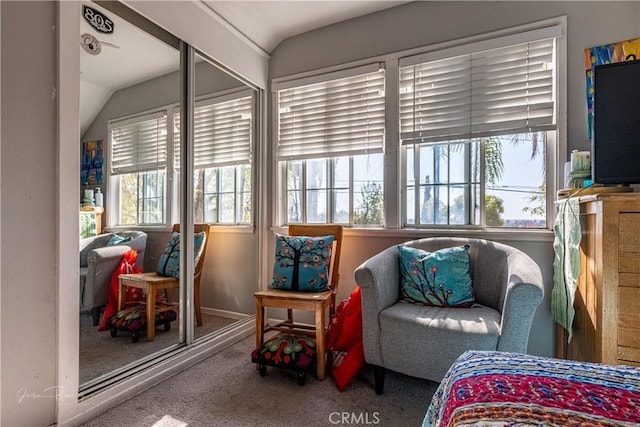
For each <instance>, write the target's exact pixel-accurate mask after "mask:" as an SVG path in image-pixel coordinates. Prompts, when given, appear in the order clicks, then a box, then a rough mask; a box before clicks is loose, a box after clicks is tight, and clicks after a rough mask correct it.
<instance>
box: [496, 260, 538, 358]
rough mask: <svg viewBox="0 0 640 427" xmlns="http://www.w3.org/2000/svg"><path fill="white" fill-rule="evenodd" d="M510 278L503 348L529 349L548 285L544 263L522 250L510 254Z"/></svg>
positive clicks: (507, 291)
mask: <svg viewBox="0 0 640 427" xmlns="http://www.w3.org/2000/svg"><path fill="white" fill-rule="evenodd" d="M507 264H508V269H509V280H508V283H507V285H506V286H507V289H506V293H505V298H504V304H503V306H502V321H501V333H500V338H499V341H498V348H497V349H498V350H499V351H511V352H518V353H526V351H527V343H528V342H529V331H530V330H531V324H532V322H533V316H534V315H535V312H536V309H537V308H538V305H540V303H541V302H542V296H543V294H544V285H543V281H542V273H541V271H540V267H539V266H538V264H536V263H535V261H533V260H532V259H531V258H530V257H529V256H528V255H526V254H524V253H522V252H513V253H511V254H509V257H508V260H507Z"/></svg>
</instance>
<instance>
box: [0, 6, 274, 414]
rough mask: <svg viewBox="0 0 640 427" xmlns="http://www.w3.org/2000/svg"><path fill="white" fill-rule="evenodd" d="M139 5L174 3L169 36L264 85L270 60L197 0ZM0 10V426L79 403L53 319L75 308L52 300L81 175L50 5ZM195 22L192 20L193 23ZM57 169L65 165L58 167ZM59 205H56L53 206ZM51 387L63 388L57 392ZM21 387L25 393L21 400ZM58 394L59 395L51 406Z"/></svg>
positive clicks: (74, 69) (71, 363)
mask: <svg viewBox="0 0 640 427" xmlns="http://www.w3.org/2000/svg"><path fill="white" fill-rule="evenodd" d="M64 3H65V4H67V5H68V4H69V3H70V2H64ZM144 3H146V4H145V5H144V6H145V7H147V8H150V9H154V8H155V9H158V13H161V12H162V11H166V10H167V8H171V13H170V14H169V15H167V16H166V17H165V18H166V22H165V25H164V26H165V28H167V29H168V30H169V31H172V30H173V31H172V32H173V33H174V34H176V35H180V34H182V33H184V34H188V35H189V41H190V42H191V43H192V44H193V45H195V46H198V47H200V48H201V49H203V50H204V51H205V52H207V53H209V54H212V53H213V52H208V51H209V50H210V47H211V46H212V45H213V44H216V45H217V47H216V49H215V50H216V52H220V53H221V54H222V52H226V53H225V54H224V55H223V56H225V58H230V57H233V58H234V60H233V62H234V67H233V68H234V70H236V71H237V72H238V73H240V74H241V75H244V76H247V77H249V78H250V79H251V80H253V81H254V83H256V84H259V83H260V81H262V84H263V85H264V82H266V75H267V74H266V70H267V58H266V57H264V56H263V55H260V54H258V53H256V52H255V51H252V50H251V49H250V48H247V49H243V48H241V47H239V45H238V39H237V37H235V36H234V35H232V34H230V33H229V32H228V31H226V30H225V29H224V28H223V27H222V26H221V25H220V24H219V23H217V22H215V21H214V20H213V19H212V18H211V17H210V16H208V15H206V14H203V13H202V10H201V9H200V8H199V7H196V6H194V5H193V4H191V3H187V2H171V3H167V4H165V2H144ZM161 3H162V4H161ZM0 8H1V11H2V12H1V24H0V31H1V33H0V43H1V48H0V53H1V55H2V58H1V60H0V64H1V67H2V68H1V70H0V76H1V79H2V81H1V86H2V98H1V106H0V108H1V110H2V121H1V123H0V131H1V134H0V138H1V140H2V156H1V159H0V161H1V163H0V173H1V177H0V182H1V183H2V193H1V194H2V203H1V205H0V209H1V210H0V221H1V222H0V252H1V253H2V264H1V266H0V277H1V279H2V299H1V301H0V304H1V307H0V312H1V313H2V323H1V325H0V327H1V331H0V339H1V345H0V349H1V350H0V351H1V353H0V365H1V366H2V378H1V380H0V381H1V384H0V395H1V399H2V401H1V408H2V411H1V415H2V418H1V419H0V424H1V425H3V426H4V425H7V426H20V425H28V426H46V425H49V424H52V423H54V422H56V421H57V419H56V417H57V415H56V413H57V411H59V412H60V413H61V414H63V415H61V417H62V421H64V420H65V419H69V418H70V417H73V416H74V414H76V413H78V411H79V410H80V409H79V408H80V405H79V404H78V402H77V399H76V398H75V393H76V391H77V387H78V383H77V378H78V376H77V370H78V363H77V355H76V358H75V359H74V358H73V357H69V358H68V359H67V358H64V357H59V354H63V355H64V354H65V352H64V351H60V352H59V350H60V349H59V348H58V345H59V343H61V344H60V345H62V346H64V345H66V344H65V343H70V342H76V343H77V339H78V338H77V337H78V335H77V334H78V330H77V325H76V328H75V329H74V328H64V327H61V328H60V329H61V333H60V335H58V326H57V323H58V322H61V323H65V322H67V321H68V320H69V319H73V318H75V319H76V323H77V315H78V306H77V301H76V303H75V304H74V303H73V301H72V303H70V304H67V305H65V301H64V300H61V301H60V303H59V302H58V300H57V298H58V296H59V295H60V296H61V297H64V295H65V294H75V295H76V296H77V288H76V287H75V286H77V285H76V283H77V276H76V275H74V272H73V268H70V269H69V270H71V271H60V272H59V271H57V266H58V263H59V262H60V260H61V259H65V258H66V259H68V260H70V261H71V262H73V260H74V259H75V258H74V257H75V256H77V255H75V254H77V236H76V237H75V240H76V244H75V245H76V247H75V250H74V245H73V244H69V243H68V242H63V241H64V239H62V238H61V237H60V235H59V233H64V232H65V230H66V229H68V228H69V229H71V228H73V225H74V224H76V228H75V229H76V230H77V218H75V217H74V216H73V215H69V216H66V217H65V216H64V212H65V211H66V210H69V209H71V210H73V211H76V210H77V204H76V202H72V203H68V200H70V199H71V198H70V197H66V196H65V195H66V193H65V192H67V191H70V192H71V194H72V195H73V196H72V198H73V199H77V189H78V188H79V187H78V186H79V182H78V181H77V179H78V177H79V174H75V173H69V171H74V170H75V168H76V167H77V168H78V170H79V156H78V148H77V147H78V146H77V144H76V142H75V141H72V142H73V144H72V145H71V146H70V145H68V144H65V142H64V141H61V143H60V146H61V147H63V149H62V151H58V143H57V134H58V133H57V132H58V130H57V126H58V116H57V114H58V109H57V97H56V92H57V91H58V89H59V87H57V79H58V63H57V56H56V55H57V52H58V48H59V46H58V44H57V35H56V34H57V24H58V15H57V8H58V4H57V2H53V1H39V2H36V1H34V2H11V1H2V2H0ZM62 9H66V11H65V10H62V11H61V15H64V16H61V19H62V21H63V22H65V19H68V18H69V16H68V15H65V14H66V13H68V10H69V8H62ZM77 11H78V15H77V18H76V17H75V16H73V15H72V16H71V19H74V20H75V19H78V21H77V22H78V27H79V19H80V14H79V11H80V9H79V8H77ZM173 18H176V19H173ZM66 22H68V21H66ZM194 22H198V25H197V26H195V25H192V23H194ZM214 34H215V37H213V35H214ZM69 46H72V48H73V49H77V46H78V45H77V39H75V38H73V40H72V41H70V42H69ZM67 47H68V46H67ZM218 58H220V56H218ZM223 62H224V61H223ZM78 70H79V64H78V62H77V61H75V60H73V61H68V60H67V58H62V61H61V63H60V79H61V80H62V81H63V82H64V83H65V84H66V83H70V85H71V86H73V84H75V85H76V86H78V87H79V82H78V80H79V79H78V75H79V71H78ZM61 86H62V85H61ZM58 95H62V94H61V93H58ZM76 95H77V93H76ZM65 96H66V94H65ZM76 114H77V112H76ZM59 125H60V126H61V127H62V128H63V129H66V131H67V132H66V133H67V134H79V131H78V129H79V128H78V120H77V118H76V120H70V121H68V122H66V121H65V122H61V123H59ZM62 133H63V132H61V134H62ZM76 138H77V139H79V135H77V137H76ZM58 165H59V166H58ZM71 165H73V166H71ZM58 167H60V168H63V169H65V171H63V172H60V171H59V170H58ZM71 175H74V176H73V177H72V176H71ZM58 202H61V203H62V204H61V205H60V206H59V205H58ZM70 254H73V256H70ZM74 264H75V263H74ZM64 265H65V266H66V265H68V264H64ZM68 276H71V277H74V278H75V280H71V281H66V283H62V284H61V285H60V286H62V287H65V288H64V289H63V288H60V289H58V284H57V282H58V280H59V278H64V277H68ZM67 287H71V288H67ZM69 291H73V292H69ZM58 304H59V305H58ZM58 307H60V308H58ZM65 324H66V323H65ZM58 368H59V371H58ZM169 373H171V372H169ZM58 384H64V385H65V388H64V389H57V388H56V386H57V385H58ZM22 390H24V393H25V394H24V398H20V397H21V396H22V394H21V393H22ZM134 391H135V390H134ZM56 393H63V394H64V396H62V397H63V399H61V404H60V407H58V408H57V407H56V401H55V396H56ZM124 394H126V393H123V396H124ZM104 409H106V408H105V407H102V410H104Z"/></svg>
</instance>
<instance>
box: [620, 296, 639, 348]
mask: <svg viewBox="0 0 640 427" xmlns="http://www.w3.org/2000/svg"><path fill="white" fill-rule="evenodd" d="M618 298H619V299H618V346H625V347H631V348H639V349H640V288H618ZM618 348H619V347H618Z"/></svg>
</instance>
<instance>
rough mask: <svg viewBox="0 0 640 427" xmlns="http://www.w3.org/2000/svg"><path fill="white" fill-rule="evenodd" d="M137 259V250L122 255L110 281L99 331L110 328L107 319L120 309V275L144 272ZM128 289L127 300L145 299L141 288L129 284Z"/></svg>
mask: <svg viewBox="0 0 640 427" xmlns="http://www.w3.org/2000/svg"><path fill="white" fill-rule="evenodd" d="M137 259H138V252H137V251H135V250H133V249H131V250H130V251H127V252H125V253H124V255H122V261H121V262H120V265H119V266H118V268H116V271H114V272H113V274H112V275H111V281H110V282H109V294H108V295H107V306H106V307H105V308H104V313H102V318H101V319H100V324H99V325H98V330H99V331H108V330H109V326H108V325H107V321H108V320H109V318H110V317H111V316H113V315H114V314H116V312H117V311H118V293H119V291H120V281H119V280H118V278H119V276H120V275H121V274H131V273H142V268H140V267H138V266H137V265H136V260H137ZM126 289H127V295H126V297H125V302H128V303H130V302H133V301H143V300H144V296H143V295H142V290H141V289H138V288H133V287H130V286H127V287H126Z"/></svg>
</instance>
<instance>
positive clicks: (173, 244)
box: [156, 231, 207, 278]
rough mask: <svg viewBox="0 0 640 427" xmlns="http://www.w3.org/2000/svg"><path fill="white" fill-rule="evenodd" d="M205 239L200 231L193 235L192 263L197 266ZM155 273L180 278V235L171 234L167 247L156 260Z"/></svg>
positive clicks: (203, 233)
mask: <svg viewBox="0 0 640 427" xmlns="http://www.w3.org/2000/svg"><path fill="white" fill-rule="evenodd" d="M206 240H207V237H206V236H205V232H204V231H201V232H200V233H196V234H194V235H193V262H194V264H198V260H199V259H200V256H201V255H202V250H203V249H204V245H205V242H206ZM156 273H158V274H159V275H161V276H171V277H178V278H179V277H180V233H177V232H175V231H174V232H173V234H172V235H171V239H169V242H168V243H167V247H166V248H165V250H164V252H163V253H162V255H161V256H160V259H159V260H158V268H157V269H156Z"/></svg>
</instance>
